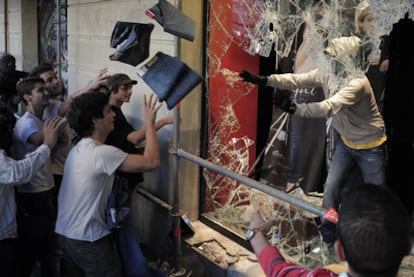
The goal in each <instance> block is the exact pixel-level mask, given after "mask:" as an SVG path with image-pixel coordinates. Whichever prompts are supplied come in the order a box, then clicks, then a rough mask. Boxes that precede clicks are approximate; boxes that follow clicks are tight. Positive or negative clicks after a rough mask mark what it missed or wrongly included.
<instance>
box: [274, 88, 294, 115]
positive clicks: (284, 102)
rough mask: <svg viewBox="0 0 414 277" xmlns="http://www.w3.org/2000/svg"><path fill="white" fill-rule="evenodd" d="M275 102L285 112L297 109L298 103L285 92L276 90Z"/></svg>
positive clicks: (291, 112) (292, 111)
mask: <svg viewBox="0 0 414 277" xmlns="http://www.w3.org/2000/svg"><path fill="white" fill-rule="evenodd" d="M273 102H274V104H275V105H276V106H278V107H279V108H280V109H281V110H282V111H284V112H287V113H290V114H293V113H295V111H296V104H295V103H294V102H293V101H292V100H290V96H289V95H287V94H285V93H283V92H280V91H275V92H274V93H273Z"/></svg>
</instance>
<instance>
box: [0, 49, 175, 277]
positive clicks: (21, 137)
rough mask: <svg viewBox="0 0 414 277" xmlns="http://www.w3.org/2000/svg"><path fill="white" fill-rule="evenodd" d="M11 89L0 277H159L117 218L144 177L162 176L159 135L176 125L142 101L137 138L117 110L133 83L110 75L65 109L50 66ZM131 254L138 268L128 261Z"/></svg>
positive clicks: (1, 120) (4, 118)
mask: <svg viewBox="0 0 414 277" xmlns="http://www.w3.org/2000/svg"><path fill="white" fill-rule="evenodd" d="M4 56H7V57H9V56H11V55H8V54H7V55H4ZM11 57H12V56H11ZM9 59H10V58H9ZM9 59H5V60H7V61H8V60H9ZM11 60H13V61H14V59H11ZM1 62H2V60H1V59H0V63H1ZM19 76H20V75H19ZM9 81H13V82H14V86H15V95H9V94H6V93H3V92H4V90H1V92H2V95H3V96H4V95H5V96H7V97H2V98H1V101H0V102H1V103H0V132H1V134H2V135H1V139H0V143H1V145H0V147H1V148H0V159H1V162H2V167H1V169H0V171H1V177H0V178H1V179H0V196H1V201H0V206H1V214H2V216H1V219H0V253H1V254H0V255H1V259H0V260H1V261H0V276H10V277H13V276H19V277H20V276H27V277H30V276H32V274H39V275H40V276H53V277H58V276H165V274H164V273H162V272H159V271H157V270H154V269H152V268H150V267H149V266H148V265H147V263H146V261H145V258H144V257H143V255H142V253H141V250H140V249H139V244H138V242H137V241H133V240H132V239H131V236H130V234H131V230H129V229H128V216H127V213H125V214H124V215H123V216H122V217H121V218H120V217H119V216H120V213H119V214H118V217H117V215H116V212H118V211H119V209H120V206H121V205H125V206H126V207H128V206H129V205H130V203H129V201H130V200H128V197H129V196H130V194H131V193H132V192H134V191H135V190H134V188H135V187H136V185H137V184H138V183H140V182H142V181H143V178H142V173H143V172H146V171H152V170H155V169H157V168H158V167H159V165H160V150H159V144H158V138H157V133H156V131H157V130H159V129H160V128H162V127H163V126H165V125H168V124H172V123H173V115H172V114H170V115H168V116H166V117H164V118H161V119H159V120H158V121H156V117H157V112H158V110H159V109H160V108H161V106H162V103H159V101H158V98H157V97H156V96H155V95H153V94H151V95H148V96H147V95H144V96H143V103H144V112H145V113H144V114H145V116H144V127H143V128H141V129H138V130H135V129H134V128H133V126H132V125H131V124H129V123H128V121H127V120H126V118H125V116H124V115H123V113H122V111H121V106H122V104H123V103H124V102H129V99H130V97H131V94H132V86H133V85H134V84H136V83H137V81H136V80H132V79H130V78H129V76H128V75H126V74H114V75H109V74H108V70H107V68H104V69H102V70H100V71H99V72H98V74H97V76H96V78H95V80H94V81H93V82H91V84H90V85H88V86H86V87H85V88H82V89H80V90H79V91H76V92H74V93H71V94H70V96H69V97H67V98H66V99H65V100H63V95H62V92H63V88H62V83H61V81H60V80H59V78H58V76H57V73H56V70H55V68H54V66H53V65H52V64H49V63H41V64H38V65H37V66H35V67H34V68H33V69H32V70H31V71H30V72H28V73H27V74H25V75H21V78H15V79H13V80H11V79H10V80H9ZM7 87H10V84H7ZM11 94H13V93H11ZM17 97H18V98H19V99H20V101H21V102H22V103H23V104H24V105H23V106H24V108H25V111H24V113H23V114H22V115H21V116H18V115H17V113H16V112H17V109H16V104H17V103H18V102H19V101H16V98H17ZM73 133H75V134H76V135H75V136H74V135H73ZM74 138H76V140H75V139H74ZM144 140H145V144H142V145H140V143H141V142H142V141H144ZM125 184H126V186H125ZM122 192H124V193H126V197H127V198H125V199H124V200H123V202H122V203H119V202H120V201H119V199H120V198H122V197H121V196H120V195H119V194H120V193H122ZM113 197H115V199H116V201H115V202H116V203H115V204H114V205H113V206H111V204H110V203H111V199H113ZM113 209H115V210H113ZM114 211H115V221H114V222H113V221H112V220H113V219H114ZM114 223H115V224H114ZM121 230H122V231H121ZM112 233H113V234H114V235H115V236H116V237H117V238H116V239H115V240H114V237H113V236H112ZM118 237H119V238H118ZM113 241H116V242H117V243H116V246H114V242H113ZM125 241H127V242H128V243H129V245H128V247H129V248H128V249H123V246H124V245H125ZM122 242H124V243H122ZM131 244H134V245H135V248H131ZM128 251H129V252H128ZM131 251H135V252H138V253H141V260H140V261H130V259H129V257H128V255H129V254H131V253H130V252H131ZM118 254H119V256H121V259H120V258H119V257H118ZM122 254H123V255H122ZM132 254H134V253H132ZM132 256H133V255H132ZM134 257H136V256H134ZM137 266H138V268H139V270H138V272H137V269H136V268H137ZM36 272H37V273H36Z"/></svg>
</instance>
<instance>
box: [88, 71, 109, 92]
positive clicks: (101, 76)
mask: <svg viewBox="0 0 414 277" xmlns="http://www.w3.org/2000/svg"><path fill="white" fill-rule="evenodd" d="M107 73H108V68H107V67H105V68H102V69H101V70H99V72H98V75H96V77H95V80H94V81H93V83H92V84H91V85H90V87H89V90H90V91H93V90H94V89H97V88H98V87H99V85H100V84H102V83H103V82H104V81H106V80H107V79H108V78H110V77H111V75H109V74H107Z"/></svg>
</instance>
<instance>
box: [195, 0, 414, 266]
mask: <svg viewBox="0 0 414 277" xmlns="http://www.w3.org/2000/svg"><path fill="white" fill-rule="evenodd" d="M310 2H318V3H317V5H316V6H312V5H310ZM359 2H360V1H353V0H336V1H334V0H332V1H305V0H302V1H301V0H279V1H276V0H274V1H272V0H227V1H219V0H210V1H209V8H210V11H209V18H208V35H207V37H208V40H207V47H208V51H207V61H208V66H207V67H208V69H207V72H208V76H207V78H209V79H210V80H211V79H215V80H218V81H217V82H216V83H212V82H210V83H209V87H208V90H209V95H208V105H209V124H208V126H209V127H208V146H207V153H206V159H207V160H209V161H210V162H212V163H214V164H216V165H219V166H221V167H223V168H225V169H228V170H230V171H232V172H235V173H238V174H241V175H244V176H248V177H251V176H252V175H251V173H252V171H254V170H256V171H257V170H261V169H262V168H257V165H258V164H259V163H257V162H258V161H257V160H256V159H255V158H256V155H257V154H259V153H256V152H255V151H256V149H255V147H256V145H255V140H256V138H255V137H254V135H251V134H252V132H250V133H249V132H247V131H246V130H247V128H248V127H246V126H245V125H244V124H245V120H244V121H243V120H242V117H243V116H244V114H243V112H242V113H240V112H237V109H238V105H240V103H241V101H242V100H243V99H244V98H246V97H250V96H252V94H257V88H256V86H255V85H252V84H250V83H246V82H242V80H241V78H240V77H239V71H238V70H235V69H234V68H233V67H232V61H230V62H229V61H227V62H226V59H228V57H227V55H228V54H229V53H230V52H231V51H234V48H237V49H239V50H240V49H241V51H242V52H243V53H244V57H247V58H246V59H250V58H251V57H260V58H270V57H275V58H274V59H275V61H274V62H275V71H277V69H278V67H279V62H280V61H281V59H283V58H289V54H290V53H291V50H292V49H293V47H295V45H294V44H295V39H296V36H297V35H298V32H299V29H300V26H301V25H302V24H303V23H305V22H306V26H307V29H306V32H305V34H304V39H306V44H304V50H305V52H306V54H307V55H308V56H309V57H311V58H312V59H313V61H315V64H317V65H318V67H319V69H320V70H321V71H322V73H323V74H324V75H328V76H329V77H330V80H331V81H330V83H329V88H330V89H331V90H332V91H335V88H337V87H338V86H340V84H341V82H342V81H343V80H342V79H341V78H340V76H342V75H343V74H341V72H338V68H335V67H334V66H332V65H333V61H335V59H337V58H333V57H332V56H330V55H326V53H324V50H325V49H326V47H327V46H329V45H330V42H331V41H332V39H335V38H339V37H349V36H353V35H358V34H357V33H356V32H355V19H354V15H355V11H356V6H357V5H358V3H359ZM369 3H370V9H371V11H372V14H374V15H375V16H374V18H373V20H372V23H371V25H370V28H371V29H370V32H369V33H367V34H366V35H365V36H364V38H363V40H362V42H363V44H364V45H363V47H362V48H363V49H366V48H367V47H368V46H369V51H370V53H369V54H370V55H373V56H375V55H380V53H381V49H380V44H381V40H382V38H383V37H384V36H387V35H389V34H390V32H391V30H392V27H393V24H395V23H396V22H398V20H399V19H401V18H404V16H405V15H406V14H407V12H408V15H412V14H414V13H413V12H414V10H413V5H412V3H411V2H410V1H409V0H396V1H382V0H371V1H370V2H369ZM212 49H214V51H213V50H212ZM237 51H238V50H237ZM272 52H275V53H276V54H275V55H274V56H272ZM362 54H364V53H362ZM365 54H366V53H365ZM233 59H234V57H233ZM230 60H231V59H230ZM233 62H234V63H238V64H239V63H242V62H243V61H239V60H237V57H236V60H233ZM256 62H257V63H258V60H256ZM340 62H341V64H342V67H341V69H340V70H343V71H346V72H347V73H348V74H351V76H353V74H359V73H358V72H357V71H356V69H355V68H356V65H359V66H362V63H363V61H362V60H361V59H352V60H341V61H340ZM356 63H358V64H356ZM362 68H363V70H365V71H367V70H368V68H369V64H365V66H362ZM273 109H274V111H273V116H272V124H271V127H270V131H269V135H268V139H267V143H266V146H265V149H264V151H262V152H263V154H264V159H265V160H266V161H267V162H266V163H263V165H260V166H262V167H265V166H269V168H271V169H269V171H273V172H272V174H269V175H265V176H262V177H261V180H260V181H261V182H262V183H265V184H268V185H270V186H275V187H276V188H278V186H277V184H275V182H278V180H281V179H283V177H282V176H281V173H280V171H282V169H283V167H284V166H285V160H286V153H285V151H284V148H286V134H285V131H284V130H283V128H279V126H281V125H282V126H283V125H284V124H285V121H286V118H284V116H283V114H282V113H280V111H278V110H277V109H276V110H275V108H273ZM328 122H329V120H328ZM328 124H329V123H327V125H328ZM257 128H260V126H258V127H257ZM245 131H246V132H245ZM253 133H254V132H253ZM327 140H329V138H328V136H327ZM260 150H261V149H259V150H257V151H260ZM271 175H272V177H269V176H271ZM203 176H204V181H205V186H206V189H205V199H204V201H205V211H204V216H206V217H207V218H209V219H211V220H213V221H215V222H218V223H219V224H220V225H222V226H224V227H225V228H228V229H230V230H231V231H232V232H234V233H235V234H237V235H239V236H240V237H242V238H244V235H245V233H246V231H247V229H248V226H249V214H250V211H251V210H252V209H259V210H260V211H261V212H262V214H263V215H264V217H265V219H266V220H275V219H276V222H277V224H276V225H275V226H274V227H273V228H272V230H271V231H270V233H269V234H268V237H269V239H270V241H271V243H272V244H275V245H277V246H278V247H279V248H280V250H281V251H282V252H283V253H284V254H286V257H287V259H288V260H290V261H293V262H296V263H299V264H301V265H304V266H306V267H314V266H322V265H327V264H329V263H332V262H335V258H334V257H335V254H334V253H332V250H329V249H327V248H326V246H324V244H323V243H322V240H321V238H320V236H319V234H318V229H317V224H318V217H317V216H316V215H314V214H311V213H309V212H306V211H304V210H300V209H298V208H296V207H295V206H293V205H290V204H289V203H285V202H283V201H280V200H278V199H276V198H274V197H272V196H269V195H267V194H265V193H263V192H260V191H257V190H255V189H252V188H249V187H248V186H245V185H243V184H240V183H239V182H237V181H235V180H233V179H231V178H229V177H226V176H223V175H221V174H219V173H216V172H214V171H212V170H209V169H204V170H203ZM291 193H292V194H293V195H294V196H295V197H297V198H299V199H302V200H303V201H306V202H310V203H312V204H314V205H318V206H321V203H322V194H321V193H317V192H308V193H304V192H303V191H302V190H301V189H300V188H298V189H295V190H293V191H292V192H291ZM206 247H207V246H204V248H206Z"/></svg>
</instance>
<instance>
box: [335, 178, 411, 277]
mask: <svg viewBox="0 0 414 277" xmlns="http://www.w3.org/2000/svg"><path fill="white" fill-rule="evenodd" d="M410 227H411V226H410V220H409V216H408V212H407V210H406V209H405V208H404V206H403V205H402V203H401V201H400V200H399V199H398V198H397V196H396V195H395V194H394V193H393V192H392V191H391V190H389V189H388V188H386V187H385V186H377V185H371V184H361V185H358V186H355V187H353V188H351V189H347V190H345V191H344V192H343V193H342V195H341V206H340V210H339V220H338V226H337V232H338V238H339V240H340V242H341V244H342V245H343V248H344V251H345V256H346V260H347V262H348V265H349V267H350V268H351V269H352V270H353V271H355V272H356V273H358V274H360V275H358V276H396V273H397V272H398V269H399V266H400V264H401V261H402V259H403V257H404V256H406V255H407V254H408V253H409V250H410Z"/></svg>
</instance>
